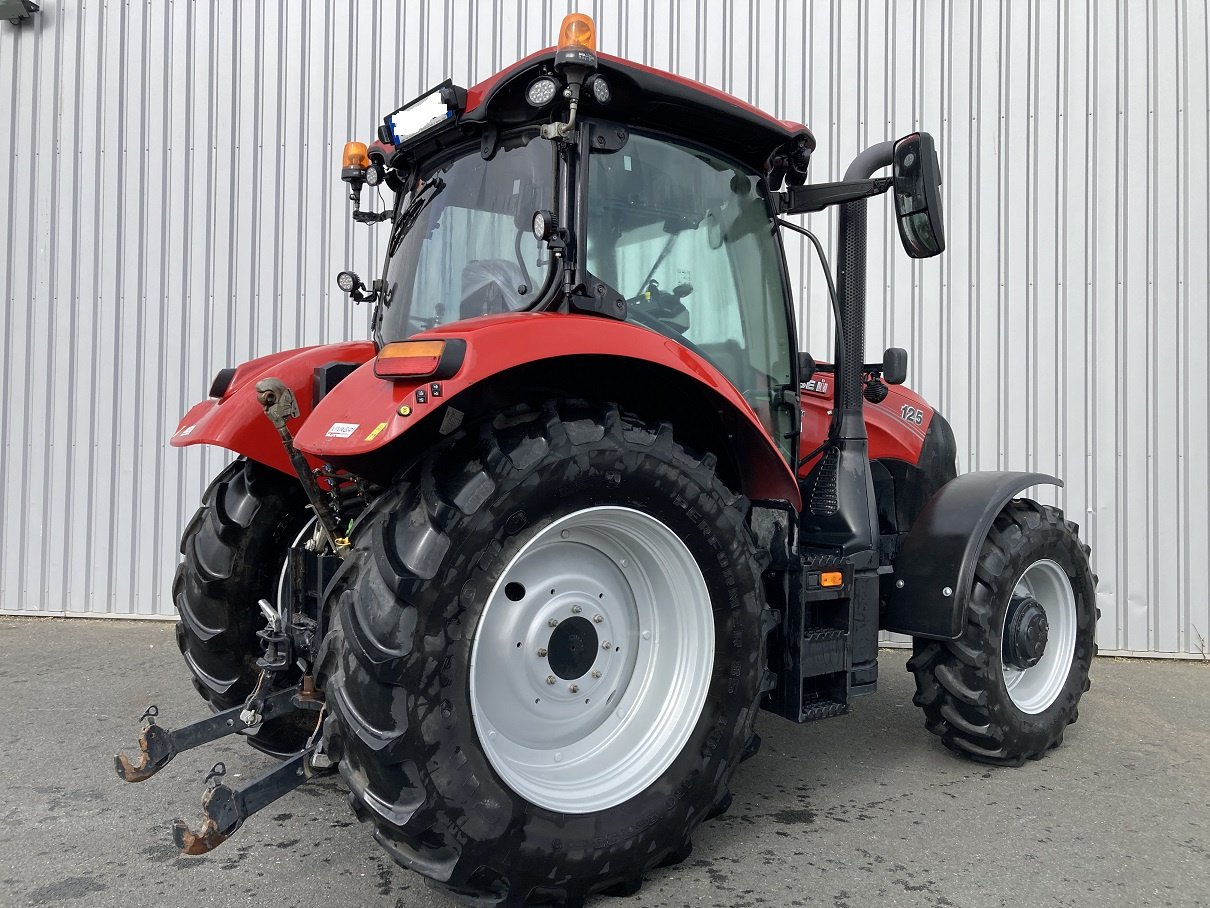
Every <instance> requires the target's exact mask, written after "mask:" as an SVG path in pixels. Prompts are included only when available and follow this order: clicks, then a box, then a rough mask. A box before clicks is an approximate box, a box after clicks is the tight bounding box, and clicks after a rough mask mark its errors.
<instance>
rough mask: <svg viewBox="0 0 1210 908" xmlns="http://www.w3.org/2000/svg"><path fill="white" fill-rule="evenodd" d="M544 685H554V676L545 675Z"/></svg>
mask: <svg viewBox="0 0 1210 908" xmlns="http://www.w3.org/2000/svg"><path fill="white" fill-rule="evenodd" d="M546 683H547V684H554V683H555V676H554V675H547V676H546Z"/></svg>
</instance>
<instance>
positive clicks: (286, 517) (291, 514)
mask: <svg viewBox="0 0 1210 908" xmlns="http://www.w3.org/2000/svg"><path fill="white" fill-rule="evenodd" d="M311 519H312V517H311V514H310V512H309V511H308V510H307V497H306V494H305V493H304V492H303V489H302V486H300V485H299V483H298V481H297V480H296V479H292V478H291V477H289V476H286V475H285V474H283V473H280V472H278V471H277V470H274V469H272V468H270V467H266V466H264V465H263V464H259V463H256V462H255V461H252V460H245V459H244V458H240V459H239V460H236V461H234V462H233V463H231V464H229V465H228V466H227V468H226V469H224V470H223V471H222V472H221V473H220V474H219V475H218V476H216V477H215V479H214V481H213V482H212V483H211V484H210V487H209V488H208V489H207V490H206V494H205V496H204V497H203V499H202V506H201V508H199V509H198V511H197V513H196V514H195V515H194V517H193V519H192V520H191V521H190V522H189V525H188V526H187V527H186V528H185V532H184V534H183V536H182V537H181V554H182V556H183V557H182V559H181V563H180V564H179V565H178V566H177V571H176V577H175V578H174V580H173V583H172V598H173V602H174V603H175V604H176V608H177V611H178V612H179V613H180V616H181V620H180V621H179V622H178V623H177V626H176V639H177V645H178V646H179V647H180V650H181V654H182V655H183V656H184V657H185V664H186V666H187V667H188V668H189V672H190V674H191V675H192V676H193V686H194V687H195V688H197V691H198V693H199V694H201V695H202V696H203V697H204V698H205V699H206V700H207V701H208V702H209V703H210V705H211V707H213V708H214V709H215V710H223V709H230V708H231V707H233V706H237V705H239V704H240V703H243V702H244V700H245V699H246V698H247V697H248V695H249V694H250V693H252V689H253V687H254V686H255V685H256V680H257V678H258V677H259V676H260V670H259V669H257V667H256V660H257V659H258V658H259V657H260V655H261V644H260V639H259V638H258V637H257V636H256V632H257V631H258V630H259V629H260V628H262V627H264V625H265V619H264V617H263V616H262V614H261V611H260V609H259V608H258V607H257V604H256V603H257V601H258V600H260V599H267V600H269V602H271V603H273V604H277V602H278V597H279V593H280V586H281V581H282V574H283V572H284V570H285V566H286V557H287V553H288V551H289V548H290V544H291V542H293V541H294V540H295V538H296V537H297V536H298V534H299V533H300V532H302V531H303V529H304V527H306V526H308V525H309V523H310V521H311ZM305 720H306V716H305V715H304V714H298V715H287V716H280V717H278V718H276V719H270V720H268V721H266V722H264V723H263V724H262V725H260V726H258V727H257V728H256V729H255V731H254V732H253V733H252V734H249V735H248V736H247V737H248V742H249V743H250V744H251V745H252V746H253V747H255V748H257V749H258V750H263V751H264V752H265V753H269V754H272V755H274V756H285V755H286V754H289V753H293V752H294V751H296V750H299V749H300V748H301V747H302V745H303V744H304V743H305V742H306V740H307V735H308V734H309V733H310V731H311V729H312V728H313V727H314V724H315V723H314V720H312V721H311V722H310V723H309V724H308V723H307V722H306V721H305Z"/></svg>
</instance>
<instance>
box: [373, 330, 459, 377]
mask: <svg viewBox="0 0 1210 908" xmlns="http://www.w3.org/2000/svg"><path fill="white" fill-rule="evenodd" d="M465 356H466V341H464V340H461V339H460V338H455V339H452V340H415V341H399V342H397V343H394V344H387V345H386V346H385V347H383V348H382V349H381V350H380V351H378V358H377V359H376V360H374V374H375V375H377V376H378V377H379V378H432V379H435V380H442V379H446V378H451V377H452V376H454V375H455V374H456V373H457V372H458V370H459V369H461V368H462V360H463V358H464V357H465Z"/></svg>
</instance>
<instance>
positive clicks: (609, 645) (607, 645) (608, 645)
mask: <svg viewBox="0 0 1210 908" xmlns="http://www.w3.org/2000/svg"><path fill="white" fill-rule="evenodd" d="M601 649H613V644H612V643H610V642H609V641H608V640H606V641H605V642H604V643H602V644H601Z"/></svg>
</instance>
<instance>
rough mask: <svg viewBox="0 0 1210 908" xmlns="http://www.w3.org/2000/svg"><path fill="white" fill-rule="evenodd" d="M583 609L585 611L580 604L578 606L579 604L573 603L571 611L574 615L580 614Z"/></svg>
mask: <svg viewBox="0 0 1210 908" xmlns="http://www.w3.org/2000/svg"><path fill="white" fill-rule="evenodd" d="M582 611H584V609H583V608H581V607H580V606H578V605H573V606H572V607H571V613H572V614H573V615H578V614H580V612H582Z"/></svg>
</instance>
